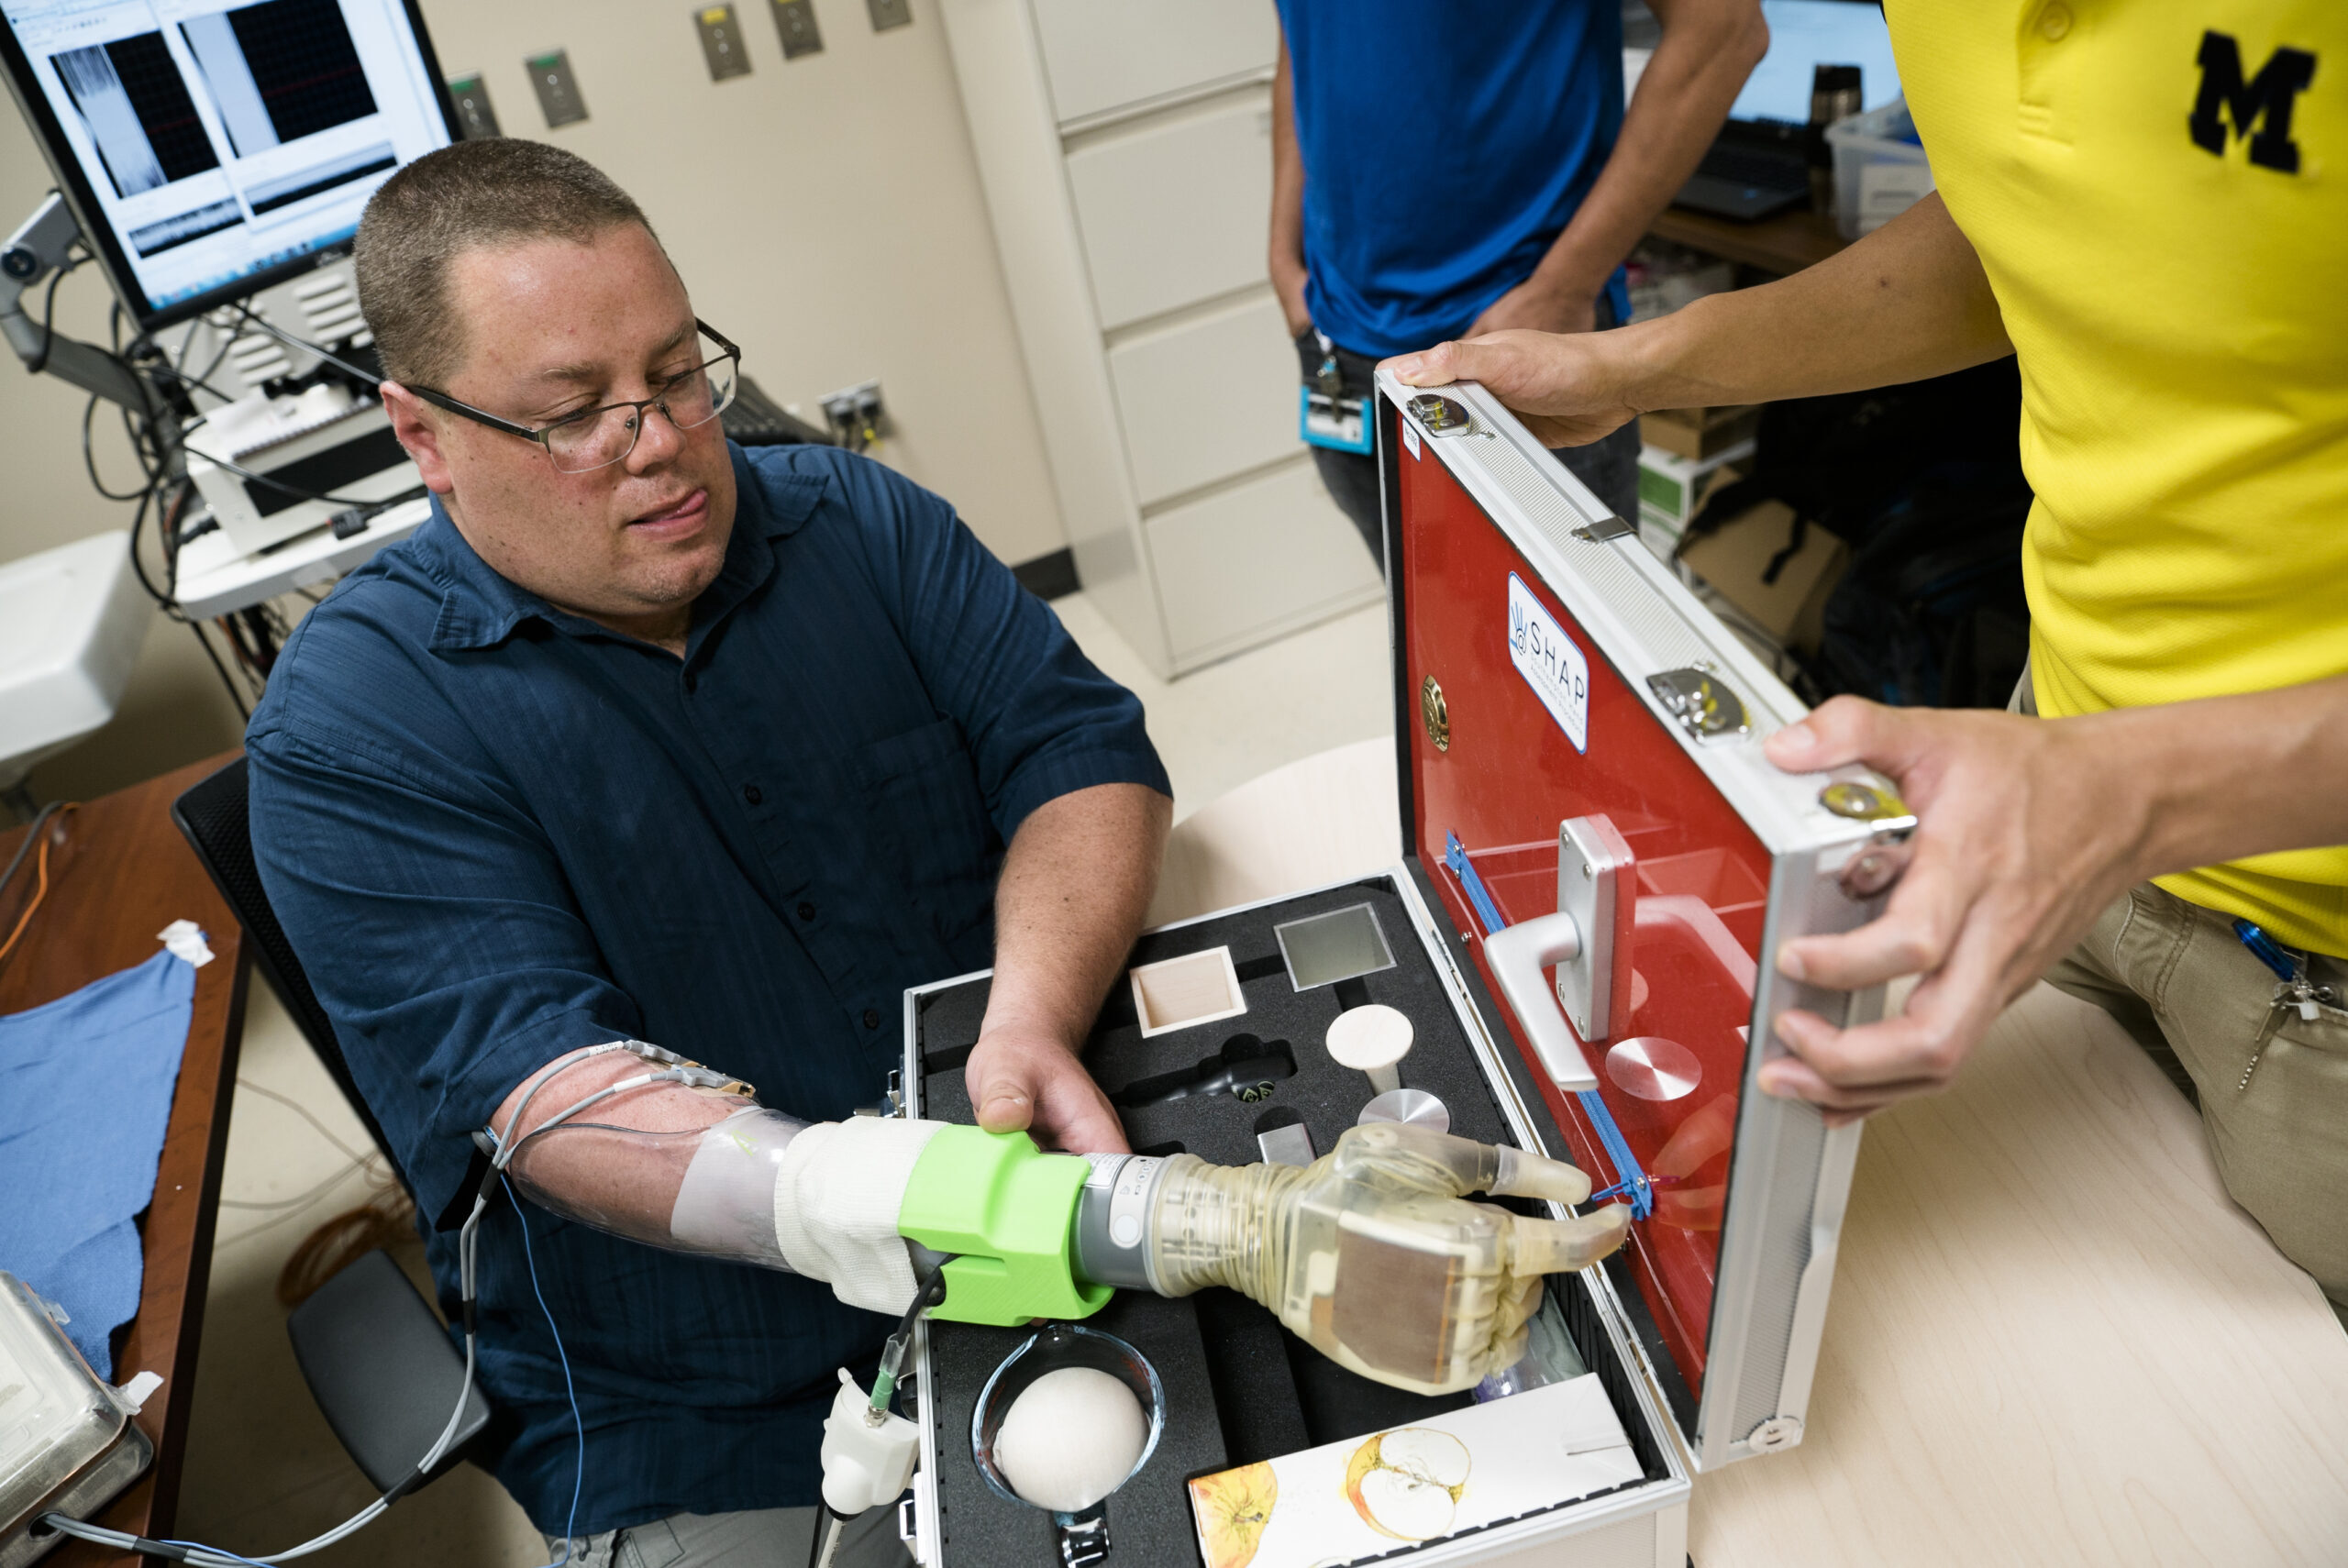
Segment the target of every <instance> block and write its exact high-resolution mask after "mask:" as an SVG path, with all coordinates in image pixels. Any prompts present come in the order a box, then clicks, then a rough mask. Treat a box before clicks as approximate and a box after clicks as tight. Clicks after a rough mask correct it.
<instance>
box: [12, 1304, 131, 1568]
mask: <svg viewBox="0 0 2348 1568" xmlns="http://www.w3.org/2000/svg"><path fill="white" fill-rule="evenodd" d="M147 1381H148V1383H149V1384H150V1386H151V1385H152V1384H153V1383H154V1382H155V1379H153V1378H152V1377H149V1378H148V1379H147ZM139 1392H140V1391H139V1390H138V1389H137V1388H133V1389H131V1390H130V1391H128V1392H126V1391H124V1390H122V1389H119V1388H116V1387H115V1386H113V1385H111V1384H109V1383H107V1382H106V1381H105V1380H104V1379H103V1378H101V1377H99V1376H98V1375H97V1374H96V1373H94V1372H92V1371H91V1370H90V1367H89V1364H88V1363H87V1362H84V1361H83V1359H82V1356H81V1353H80V1352H78V1351H76V1350H75V1349H74V1348H73V1343H72V1341H70V1340H68V1339H67V1338H66V1337H65V1335H64V1332H63V1331H61V1330H60V1329H59V1328H58V1326H57V1324H56V1322H55V1320H52V1319H51V1318H50V1315H49V1311H48V1309H46V1308H45V1307H44V1306H43V1305H42V1303H41V1299H40V1297H38V1296H35V1295H34V1294H33V1293H32V1291H31V1290H29V1289H28V1288H27V1287H26V1286H25V1284H24V1282H23V1281H21V1280H19V1279H18V1278H17V1276H16V1275H12V1274H6V1273H0V1568H24V1565H25V1564H26V1563H28V1562H33V1561H34V1560H36V1559H37V1558H39V1557H42V1556H44V1555H46V1554H47V1553H48V1551H50V1548H51V1547H54V1546H55V1545H56V1544H57V1543H58V1542H59V1541H61V1540H64V1539H65V1537H64V1536H63V1535H61V1534H58V1533H56V1532H54V1531H45V1532H42V1533H39V1534H36V1533H35V1532H34V1531H33V1529H32V1524H33V1521H34V1520H35V1519H36V1518H38V1517H39V1516H40V1515H42V1514H46V1513H60V1514H64V1515H66V1516H67V1517H69V1518H77V1519H78V1518H88V1517H89V1516H90V1515H92V1514H94V1513H95V1512H97V1511H98V1509H99V1508H101V1507H105V1504H107V1503H108V1502H111V1501H112V1500H113V1499H114V1497H115V1496H116V1495H117V1494H119V1493H120V1492H121V1491H122V1490H123V1488H125V1487H127V1486H128V1485H130V1484H131V1483H132V1482H133V1481H136V1480H138V1477H139V1476H140V1475H142V1474H145V1473H146V1470H147V1466H148V1465H149V1464H150V1463H153V1462H154V1458H155V1448H154V1445H153V1444H152V1443H151V1442H150V1441H148V1440H147V1434H146V1433H145V1432H142V1431H140V1430H138V1428H137V1427H135V1426H133V1425H132V1424H131V1418H132V1417H133V1416H135V1415H137V1414H138V1408H139V1407H138V1394H139Z"/></svg>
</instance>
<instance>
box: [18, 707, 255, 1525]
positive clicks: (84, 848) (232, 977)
mask: <svg viewBox="0 0 2348 1568" xmlns="http://www.w3.org/2000/svg"><path fill="white" fill-rule="evenodd" d="M232 756H235V753H233V752H232V753H229V754H228V755H227V756H217V757H214V758H213V759H212V760H210V761H208V762H199V763H196V764H194V765H193V766H191V767H183V768H181V769H179V770H178V771H177V772H174V773H167V774H164V775H163V776H162V777H161V778H151V779H150V780H148V781H147V782H146V783H144V784H139V785H135V786H133V787H132V788H130V789H127V790H118V791H116V793H114V794H112V795H108V796H105V798H104V799H102V800H96V801H89V802H87V803H86V804H84V805H83V806H82V808H81V809H80V810H78V811H75V812H71V813H69V814H66V815H64V816H63V817H62V818H61V819H59V818H51V819H50V822H51V829H52V831H54V832H56V833H57V834H59V835H60V840H59V841H58V842H53V843H52V845H51V847H50V861H49V872H50V889H49V897H48V899H47V900H46V901H44V902H43V903H42V905H41V907H40V909H39V911H38V912H37V913H36V914H35V915H34V916H33V919H32V924H31V925H30V926H28V927H27V928H26V931H25V935H24V940H23V941H22V943H21V944H19V945H18V947H17V951H16V952H14V953H13V954H11V955H9V956H8V958H7V960H6V963H5V964H0V1013H12V1012H21V1011H23V1010H25V1009H27V1008H32V1007H39V1006H40V1005H41V1004H42V1003H44V1002H50V1001H54V1000H56V999H58V998H59V997H61V996H64V995H66V994H67V993H68V992H71V991H74V990H78V989H80V988H82V987H83V986H85V985H88V984H89V983H90V982H91V981H93V980H96V979H101V978H103V977H105V976H108V975H112V974H115V973H116V972H118V971H120V970H123V969H127V968H129V967H131V966H133V965H137V964H141V963H144V962H146V960H147V959H149V958H150V957H152V956H153V955H155V953H156V952H157V950H158V944H157V942H156V937H155V933H157V932H160V931H161V930H162V929H163V927H164V926H166V925H168V924H170V923H171V922H172V921H175V920H192V921H194V922H196V924H198V925H200V926H202V927H203V928H204V930H205V934H206V935H207V937H208V938H209V939H210V941H211V944H212V951H213V954H214V961H213V962H212V963H210V964H207V965H205V966H204V967H203V968H201V969H199V970H197V971H196V977H195V1014H194V1020H193V1021H191V1023H190V1024H189V1026H188V1037H187V1050H186V1054H185V1055H183V1057H182V1058H181V1062H180V1077H179V1085H178V1088H176V1089H174V1090H173V1091H172V1114H171V1121H170V1122H169V1124H168V1126H167V1128H166V1130H165V1132H164V1134H163V1153H162V1158H161V1162H160V1163H159V1165H158V1166H157V1169H156V1174H155V1198H154V1202H153V1203H152V1204H151V1205H150V1207H149V1209H148V1210H147V1212H146V1214H145V1216H144V1217H143V1218H142V1219H141V1220H139V1235H140V1238H141V1241H142V1242H143V1245H144V1250H145V1253H146V1265H147V1266H146V1275H145V1278H144V1280H143V1281H142V1283H141V1284H140V1286H139V1291H138V1315H137V1316H135V1317H133V1318H132V1319H131V1320H130V1323H129V1325H128V1329H127V1333H126V1334H117V1335H116V1347H117V1348H116V1352H115V1376H116V1379H117V1380H119V1381H124V1382H127V1381H128V1380H129V1378H130V1377H131V1376H132V1375H134V1374H136V1373H139V1372H152V1373H155V1374H157V1375H160V1376H161V1378H162V1379H163V1386H162V1387H161V1389H159V1390H158V1391H157V1392H156V1393H155V1394H154V1395H153V1396H152V1397H150V1398H149V1399H148V1401H147V1407H146V1408H145V1409H144V1410H143V1411H141V1412H140V1413H139V1415H138V1427H139V1430H142V1431H144V1432H145V1433H146V1434H147V1436H148V1438H149V1440H150V1441H152V1442H153V1443H154V1445H155V1463H154V1464H153V1466H152V1467H151V1468H150V1469H149V1471H148V1472H147V1474H145V1475H143V1476H141V1477H140V1478H139V1480H138V1484H137V1485H133V1486H132V1487H131V1488H130V1489H129V1490H128V1491H127V1492H125V1493H124V1494H123V1495H122V1496H119V1497H117V1498H116V1499H115V1501H114V1502H113V1503H112V1504H111V1505H110V1506H108V1507H106V1508H105V1510H104V1511H103V1512H101V1513H100V1514H99V1515H98V1516H97V1520H96V1522H98V1523H100V1524H103V1525H105V1526H107V1527H108V1528H109V1529H123V1530H130V1531H132V1532H134V1533H137V1534H139V1535H144V1536H149V1537H156V1538H161V1537H167V1536H169V1535H170V1534H171V1532H172V1518H173V1516H174V1514H175V1512H176V1509H177V1505H178V1501H179V1478H180V1460H181V1455H182V1453H183V1451H184V1449H185V1447H186V1443H187V1426H188V1414H189V1410H190V1408H191V1399H190V1396H191V1395H193V1394H194V1391H195V1347H196V1338H197V1335H198V1333H199V1332H200V1331H202V1328H203V1324H204V1293H205V1283H206V1281H207V1279H208V1278H209V1276H210V1274H211V1269H212V1227H213V1220H214V1218H215V1216H216V1213H217V1211H218V1203H219V1197H220V1167H221V1162H222V1158H223V1155H224V1154H225V1153H226V1151H227V1142H228V1114H227V1112H228V1099H229V1095H230V1092H231V1088H232V1086H233V1085H234V1084H235V1082H236V1076H237V1047H238V1041H239V1040H240V1038H241V1037H242V1034H243V1030H244V1015H245V983H246V977H247V973H248V970H249V967H250V966H249V963H248V961H247V959H246V957H245V955H244V953H243V951H242V945H241V943H240V942H239V940H238V939H239V937H240V935H241V932H240V931H239V928H238V925H237V922H236V917H235V916H233V915H231V914H230V913H229V912H228V907H227V905H226V904H225V903H223V902H222V901H221V900H220V895H219V894H218V893H217V892H216V890H215V889H214V888H213V886H212V879H211V878H209V877H207V876H206V875H205V871H204V867H202V866H201V865H200V864H198V863H197V861H196V858H195V855H194V851H192V850H190V849H189V848H188V846H187V842H186V840H184V839H183V838H182V837H181V836H180V831H179V829H178V827H177V826H175V825H174V824H173V823H172V819H171V807H172V801H173V800H174V799H176V798H177V797H178V795H179V793H180V791H182V790H185V789H186V788H187V787H188V786H189V785H191V784H194V782H195V781H196V780H197V779H199V778H204V777H205V775H206V774H209V773H211V772H212V771H213V770H214V769H216V768H217V767H220V766H221V765H222V764H224V763H226V762H227V761H228V760H229V758H230V757H232ZM24 834H25V830H24V829H22V828H17V829H14V830H12V831H10V832H8V833H6V834H0V865H6V862H7V859H8V857H9V856H12V855H14V854H15V853H16V847H17V844H18V843H19V842H20V841H21V840H22V839H23V837H24ZM33 870H34V867H33V862H32V860H31V859H30V858H29V857H28V859H27V861H26V863H25V865H24V867H23V868H22V869H20V870H19V871H18V872H17V879H16V881H15V882H13V883H12V884H11V885H10V886H9V888H8V889H7V890H6V892H5V893H0V933H5V932H6V931H7V930H9V929H11V928H13V927H14V926H15V925H16V923H17V916H18V913H19V911H22V910H23V908H24V907H25V903H26V901H27V900H28V899H29V898H30V897H31V894H32V889H33V880H34V879H33V875H32V873H33ZM133 1561H135V1559H133V1558H131V1557H129V1556H127V1555H126V1554H123V1553H117V1552H114V1551H107V1550H105V1548H102V1547H98V1546H93V1545H90V1544H88V1543H86V1542H83V1541H67V1542H65V1543H64V1544H63V1545H61V1546H60V1547H59V1548H58V1549H57V1550H56V1551H52V1552H51V1553H50V1555H49V1556H48V1557H46V1558H44V1559H42V1568H92V1565H93V1564H96V1563H127V1562H133Z"/></svg>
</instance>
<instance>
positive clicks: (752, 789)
mask: <svg viewBox="0 0 2348 1568" xmlns="http://www.w3.org/2000/svg"><path fill="white" fill-rule="evenodd" d="M742 799H744V800H745V801H748V802H749V803H750V804H752V805H754V806H755V805H757V804H758V803H759V801H763V800H765V799H766V796H765V795H764V794H763V793H761V792H760V791H759V787H758V786H757V785H756V784H745V785H743V786H742Z"/></svg>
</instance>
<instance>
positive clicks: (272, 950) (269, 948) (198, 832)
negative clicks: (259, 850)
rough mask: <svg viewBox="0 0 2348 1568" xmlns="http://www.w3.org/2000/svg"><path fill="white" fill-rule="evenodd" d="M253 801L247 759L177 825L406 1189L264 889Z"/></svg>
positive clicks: (197, 787)
mask: <svg viewBox="0 0 2348 1568" xmlns="http://www.w3.org/2000/svg"><path fill="white" fill-rule="evenodd" d="M249 796H250V791H249V786H248V782H247V778H246V771H245V759H244V758H243V757H241V756H240V757H238V758H237V760H236V761H234V762H232V763H230V764H228V766H227V767H223V768H222V769H220V771H219V772H217V773H215V774H213V775H211V776H210V777H209V778H205V779H203V780H201V781H200V782H198V783H196V784H194V785H191V786H190V787H189V788H188V789H187V790H185V791H183V793H182V794H181V796H180V798H179V799H178V800H176V801H172V821H173V822H174V823H178V824H179V829H180V832H181V833H183V834H186V835H187V841H188V844H189V845H191V846H192V847H194V850H195V857H196V859H198V860H200V861H202V862H203V863H204V869H205V871H206V872H208V873H210V874H211V877H212V883H213V886H215V887H216V888H218V889H220V896H221V897H222V898H223V899H225V900H227V903H228V908H229V909H230V911H233V912H234V913H235V915H236V917H237V923H238V924H239V925H241V926H243V927H244V928H245V940H246V942H247V943H248V944H250V946H251V949H252V954H253V958H254V960H255V962H256V963H258V964H259V966H260V972H261V974H262V975H263V976H264V977H267V979H268V980H269V984H270V988H271V989H273V990H274V991H276V992H277V999H278V1000H279V1001H282V1002H283V1003H284V1004H285V1010H286V1011H287V1012H288V1013H290V1014H292V1015H293V1019H294V1025H295V1027H297V1028H299V1029H300V1030H301V1031H302V1037H303V1038H304V1039H305V1040H307V1041H308V1042H309V1043H310V1049H311V1050H313V1051H316V1053H317V1054H318V1060H319V1061H321V1062H323V1063H324V1064H326V1069H327V1075H328V1076H329V1077H332V1078H333V1079H334V1082H335V1087H336V1088H338V1089H340V1090H341V1091H342V1098H343V1099H347V1100H349V1102H350V1109H351V1110H354V1111H356V1112H357V1113H358V1115H359V1120H360V1123H361V1124H362V1125H364V1126H365V1127H366V1129H367V1135H368V1136H369V1137H371V1138H372V1139H373V1140H374V1141H375V1147H377V1148H378V1149H381V1150H382V1152H383V1158H384V1159H385V1160H386V1161H388V1162H389V1163H390V1165H391V1167H392V1169H393V1171H394V1172H396V1173H398V1174H399V1176H400V1179H401V1181H402V1182H403V1183H404V1182H405V1181H406V1179H407V1176H406V1173H405V1172H404V1171H403V1170H402V1169H401V1166H400V1162H399V1159H398V1156H396V1155H395V1154H393V1153H392V1148H391V1145H390V1144H389V1143H386V1142H385V1141H384V1138H383V1130H382V1127H381V1126H380V1125H378V1124H377V1123H376V1121H375V1113H374V1112H373V1111H371V1110H368V1109H367V1101H366V1099H365V1098H364V1097H363V1096H361V1095H360V1092H359V1086H358V1085H357V1084H356V1083H354V1082H352V1081H351V1077H350V1066H349V1064H348V1063H347V1062H345V1061H344V1060H343V1059H342V1044H341V1043H340V1042H339V1041H338V1040H337V1039H336V1038H335V1033H334V1024H333V1022H332V1021H330V1020H329V1019H328V1018H327V1010H326V1009H325V1008H323V1007H321V1006H319V1005H318V996H317V993H316V991H314V990H312V989H311V988H310V980H309V977H308V976H306V975H305V974H304V973H303V972H302V961H301V960H300V959H299V958H297V957H295V956H294V944H292V943H290V942H288V941H287V940H286V939H285V928H284V927H283V926H282V925H280V924H278V923H277V914H276V912H275V911H272V910H271V908H270V907H269V894H268V893H267V892H266V891H264V890H263V889H262V888H261V885H260V867H259V866H257V865H256V864H255V863H254V861H253V835H252V826H251V823H250V822H249V819H248V817H247V815H246V807H247V803H248V801H249Z"/></svg>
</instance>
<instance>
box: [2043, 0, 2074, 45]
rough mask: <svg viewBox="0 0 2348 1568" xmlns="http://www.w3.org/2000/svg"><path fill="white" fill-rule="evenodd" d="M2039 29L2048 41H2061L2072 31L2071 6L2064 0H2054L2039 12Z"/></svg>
mask: <svg viewBox="0 0 2348 1568" xmlns="http://www.w3.org/2000/svg"><path fill="white" fill-rule="evenodd" d="M2038 31H2039V35H2040V36H2041V37H2042V38H2043V39H2045V40H2046V41H2047V42H2048V43H2061V42H2062V41H2063V39H2065V38H2066V37H2067V36H2068V35H2069V33H2070V31H2071V8H2070V7H2069V6H2066V5H2064V4H2063V0H2054V4H2052V5H2050V6H2047V7H2046V9H2044V10H2043V11H2041V12H2040V13H2039V14H2038Z"/></svg>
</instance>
